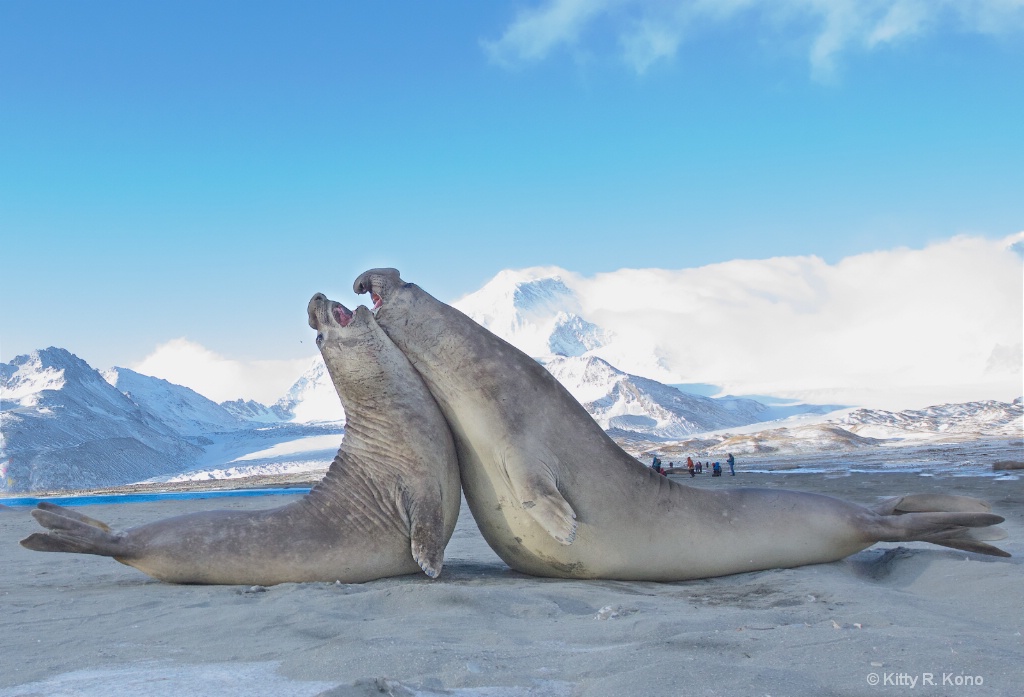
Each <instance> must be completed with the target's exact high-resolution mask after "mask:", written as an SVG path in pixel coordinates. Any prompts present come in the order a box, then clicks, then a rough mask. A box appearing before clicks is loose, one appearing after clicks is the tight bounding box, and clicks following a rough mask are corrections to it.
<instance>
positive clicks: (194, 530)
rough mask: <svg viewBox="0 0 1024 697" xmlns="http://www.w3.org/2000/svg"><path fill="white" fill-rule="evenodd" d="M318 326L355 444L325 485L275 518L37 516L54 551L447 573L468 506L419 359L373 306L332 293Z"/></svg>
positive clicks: (227, 566)
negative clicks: (121, 520) (120, 524)
mask: <svg viewBox="0 0 1024 697" xmlns="http://www.w3.org/2000/svg"><path fill="white" fill-rule="evenodd" d="M308 313H309V324H310V326H311V327H313V328H314V329H316V330H317V332H318V334H317V345H318V346H319V348H320V352H321V354H322V355H323V357H324V361H325V363H326V364H327V369H328V371H329V372H330V375H331V379H332V380H333V382H334V385H335V387H336V389H337V390H338V395H339V396H340V397H341V401H342V405H343V406H344V408H345V414H346V417H347V420H346V424H345V437H344V440H343V441H342V444H341V449H340V450H339V451H338V455H337V457H335V458H334V462H333V463H332V464H331V466H330V469H329V470H328V472H327V475H326V476H325V477H324V479H323V481H321V482H320V483H319V484H317V485H316V486H315V487H314V488H313V490H312V491H311V492H310V493H309V494H308V495H306V496H305V497H303V498H302V499H301V500H300V501H297V502H295V503H291V504H288V505H285V506H281V507H279V508H274V509H271V510H266V511H209V512H203V513H193V514H189V515H183V516H177V517H174V518H169V519H167V520H161V521H157V522H155V523H149V524H147V525H141V526H138V527H135V528H130V529H128V530H125V531H123V532H118V531H113V530H111V529H110V528H109V527H107V526H106V525H104V524H103V523H101V522H99V521H97V520H94V519H92V518H89V517H88V516H85V515H82V514H80V513H77V512H75V511H72V510H68V509H64V508H61V507H59V506H54V505H52V504H45V503H41V504H39V507H38V508H37V509H35V510H34V511H32V515H33V516H35V518H36V520H37V521H39V523H40V524H41V525H43V527H46V528H48V531H47V532H43V533H35V534H32V535H30V536H29V537H27V538H26V539H24V540H22V542H21V544H22V545H23V546H25V547H28V548H29V549H34V550H39V551H43V552H79V553H83V554H99V555H103V556H108V557H114V558H115V559H116V560H117V561H119V562H121V563H123V564H127V565H129V566H134V567H135V568H137V569H139V570H140V571H142V572H144V573H146V574H149V575H150V576H153V577H155V578H158V579H161V580H164V581H170V582H173V583H237V584H260V585H270V584H276V583H285V582H301V581H342V582H345V583H359V582H362V581H370V580H372V579H376V578H383V577H386V576H398V575H401V574H410V573H415V572H418V571H419V570H420V569H422V570H423V571H424V572H425V573H426V574H427V575H428V576H430V577H435V576H437V575H438V574H439V573H440V572H441V565H442V563H443V559H444V548H445V545H446V544H447V543H448V540H449V539H450V538H451V536H452V532H453V531H454V529H455V521H456V518H457V517H458V514H459V504H460V502H461V496H460V489H459V472H458V465H457V464H456V460H455V447H454V444H453V442H452V437H451V432H450V431H449V430H448V426H447V424H446V423H445V420H444V417H443V416H442V415H441V412H440V411H439V410H438V408H437V404H436V403H435V402H434V400H433V398H432V397H431V396H430V394H429V392H427V389H426V387H425V386H424V384H423V381H422V380H421V379H420V377H419V375H417V373H416V371H415V370H413V368H412V366H411V365H410V364H409V361H408V360H407V359H406V358H405V356H404V355H403V354H402V352H401V351H399V350H398V348H396V347H395V345H394V344H393V343H392V342H391V340H390V339H388V337H387V336H386V335H385V334H384V332H383V331H382V330H381V328H380V327H379V326H378V325H377V322H376V320H375V319H374V317H373V315H372V314H371V313H370V311H369V310H367V309H366V308H365V307H359V308H357V309H356V311H355V313H352V312H350V311H349V310H348V309H347V308H345V307H344V306H343V305H341V304H340V303H337V302H333V301H330V300H328V299H327V298H326V297H324V296H323V295H321V294H319V293H318V294H317V295H315V296H313V299H312V300H310V302H309V307H308Z"/></svg>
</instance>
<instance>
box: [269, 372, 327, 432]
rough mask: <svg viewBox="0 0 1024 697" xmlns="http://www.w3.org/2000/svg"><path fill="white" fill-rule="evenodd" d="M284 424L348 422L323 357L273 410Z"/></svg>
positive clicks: (301, 377)
mask: <svg viewBox="0 0 1024 697" xmlns="http://www.w3.org/2000/svg"><path fill="white" fill-rule="evenodd" d="M270 409H271V411H273V412H274V413H275V414H277V416H278V417H279V418H280V419H281V420H282V421H291V422H294V423H316V422H325V421H328V422H334V421H339V422H340V421H344V420H345V410H344V409H343V408H342V406H341V399H340V398H339V397H338V392H337V390H335V389H334V383H333V382H331V375H330V373H328V372H327V366H326V365H325V364H324V360H323V358H322V357H321V356H320V355H317V356H316V357H315V358H314V359H313V361H312V363H311V364H310V366H309V368H308V369H307V370H306V372H304V373H303V374H302V375H301V376H300V377H299V379H298V380H297V381H296V382H295V384H294V385H292V387H291V389H290V390H288V393H287V394H286V395H285V396H283V397H281V399H279V400H277V402H275V403H274V405H273V406H272V407H271V408H270Z"/></svg>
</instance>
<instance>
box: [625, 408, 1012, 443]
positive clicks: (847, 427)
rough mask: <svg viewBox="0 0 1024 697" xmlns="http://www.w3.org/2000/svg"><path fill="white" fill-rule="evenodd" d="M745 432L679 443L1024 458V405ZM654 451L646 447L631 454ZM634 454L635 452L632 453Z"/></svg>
mask: <svg viewBox="0 0 1024 697" xmlns="http://www.w3.org/2000/svg"><path fill="white" fill-rule="evenodd" d="M744 430H745V431H748V432H744V433H729V432H722V433H716V434H707V435H704V436H698V437H697V438H694V439H688V440H684V441H682V442H680V443H677V444H676V448H677V449H681V451H685V452H687V453H690V452H692V453H698V454H702V453H710V452H715V453H724V452H732V453H735V454H737V455H739V454H741V453H742V454H745V455H753V454H763V453H779V454H784V453H805V452H837V451H851V450H858V449H863V448H870V447H876V446H882V445H886V446H900V445H914V444H943V443H962V442H967V441H978V440H982V439H994V440H1002V441H1004V442H1009V443H1010V444H1011V446H1010V447H1014V446H1012V443H1016V444H1017V445H1016V449H1017V452H1018V453H1020V454H1021V455H1022V456H1024V449H1022V448H1021V443H1020V440H1019V439H1021V438H1024V406H1022V400H1021V399H1020V398H1018V399H1016V400H1014V401H1013V402H996V401H985V402H967V403H963V404H943V405H938V406H933V407H928V408H927V409H915V410H907V411H900V412H890V411H885V410H881V409H856V410H854V411H851V412H849V413H847V414H845V415H843V416H840V417H835V418H831V419H826V420H823V421H821V422H818V423H796V424H794V425H791V426H778V425H775V426H771V427H767V428H764V429H761V430H748V429H744ZM645 447H647V448H648V449H649V446H645V445H643V444H641V446H640V447H639V448H633V450H632V451H637V452H639V451H641V450H643V449H644V448H645ZM632 451H631V452H632Z"/></svg>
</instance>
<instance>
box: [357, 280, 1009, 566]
mask: <svg viewBox="0 0 1024 697" xmlns="http://www.w3.org/2000/svg"><path fill="white" fill-rule="evenodd" d="M354 287H355V291H356V293H370V294H371V296H372V298H373V301H374V307H375V309H376V317H377V322H378V324H379V325H380V326H381V327H382V328H383V329H384V331H385V332H387V334H388V336H389V337H391V339H392V340H393V341H394V342H395V344H396V345H397V346H398V347H399V348H400V349H401V350H402V351H403V352H404V353H405V355H406V356H408V358H409V360H410V361H412V364H413V366H415V368H416V370H417V371H419V373H420V375H422V376H423V379H424V381H425V382H426V383H427V387H428V388H429V389H430V392H431V393H432V394H433V395H434V398H435V399H436V400H437V402H438V404H439V405H440V407H441V411H442V412H443V413H444V415H445V418H446V419H447V420H448V424H449V425H450V426H451V429H452V433H453V435H454V436H455V445H456V449H457V451H458V457H459V467H460V470H461V473H462V488H463V491H464V493H465V496H466V501H467V502H468V503H469V507H470V510H471V511H472V512H473V517H474V518H475V519H476V522H477V525H478V526H479V527H480V530H481V532H482V533H483V535H484V538H485V539H486V540H487V542H488V544H490V546H491V547H492V548H493V549H494V551H495V552H497V554H498V556H500V557H501V558H502V559H503V560H504V561H505V563H507V564H508V565H509V566H511V567H512V568H513V569H516V570H518V571H522V572H524V573H528V574H533V575H537V576H556V577H565V578H606V579H620V580H650V581H678V580H684V579H693V578H705V577H710V576H720V575H725V574H733V573H738V572H744V571H754V570H758V569H768V568H777V567H792V566H800V565H803V564H815V563H821V562H829V561H835V560H837V559H841V558H843V557H845V556H847V555H849V554H852V553H854V552H857V551H859V550H862V549H864V548H866V547H869V546H871V545H873V544H874V543H876V542H882V541H887V542H890V541H891V542H895V541H909V540H924V541H928V542H934V543H936V544H940V545H945V546H947V547H954V548H957V549H966V550H971V551H974V552H981V553H986V554H995V555H1001V556H1007V555H1006V553H1005V552H1003V551H1002V550H999V549H997V548H995V547H992V546H990V545H987V544H985V543H983V542H981V541H980V540H982V539H1000V538H1001V537H1003V536H1004V535H1003V534H1002V531H1000V530H997V529H996V530H993V529H989V530H985V529H984V528H986V527H988V526H991V525H994V524H996V523H1000V522H1002V520H1003V519H1002V518H1001V517H999V516H997V515H993V514H991V513H990V512H989V507H988V505H987V504H986V503H984V502H982V501H979V500H977V499H971V498H967V497H957V496H907V497H902V498H899V499H892V500H889V501H886V502H884V503H883V504H880V505H879V506H877V507H876V508H875V509H868V508H865V507H862V506H858V505H856V504H852V503H847V502H845V501H841V500H839V499H835V498H832V497H829V496H822V495H818V494H809V493H802V492H795V491H778V490H768V489H731V490H726V491H708V490H706V489H698V488H693V487H689V486H683V485H681V484H678V483H676V482H673V481H670V480H669V479H667V478H665V477H663V476H661V475H660V474H657V473H655V472H653V471H652V470H650V469H649V468H647V467H644V466H643V465H642V464H640V463H639V462H638V461H637V460H636V459H634V458H633V457H631V456H630V455H629V454H627V453H626V452H624V451H623V450H622V449H621V448H619V447H618V446H617V445H616V444H615V443H614V442H613V441H612V439H611V438H610V437H608V435H607V434H606V433H605V432H604V431H603V430H602V429H601V427H600V426H598V424H597V423H596V422H595V421H594V419H593V418H591V416H590V415H589V414H588V413H587V411H586V410H585V409H584V408H583V407H582V406H581V405H580V404H579V402H577V401H576V400H575V399H574V398H573V397H572V395H570V394H569V392H568V391H567V390H566V389H565V388H564V387H563V386H562V385H561V384H559V383H558V381H557V380H555V378H554V377H552V376H551V374H550V373H548V371H547V370H545V369H544V368H543V366H541V365H539V364H538V363H537V362H536V361H535V360H533V359H532V358H530V357H529V356H527V355H526V354H524V353H522V352H521V351H519V350H518V349H516V348H514V347H513V346H511V345H510V344H508V343H507V342H505V341H503V340H502V339H500V338H498V337H497V336H495V335H494V334H492V333H491V332H489V331H487V330H486V329H485V328H483V327H481V326H480V325H479V324H477V323H476V322H474V321H473V320H471V319H470V318H469V317H467V316H466V315H464V314H462V313H461V312H459V311H458V310H456V309H454V308H452V307H450V306H448V305H445V304H444V303H442V302H440V301H438V300H436V299H435V298H433V297H431V296H430V295H429V294H427V293H426V292H424V291H423V290H422V289H420V288H419V287H418V286H416V285H414V284H411V283H405V282H404V281H403V280H402V279H401V277H400V276H399V273H398V271H396V270H395V269H373V270H371V271H367V272H366V273H364V274H362V275H361V276H360V277H359V278H358V279H357V280H356V282H355V286H354ZM708 526H711V527H713V530H714V532H713V533H712V534H706V535H705V534H700V535H695V534H690V533H689V532H688V531H692V530H695V529H697V528H698V527H699V528H700V529H701V530H707V529H708ZM665 530H670V531H672V534H669V535H665V534H664V531H665Z"/></svg>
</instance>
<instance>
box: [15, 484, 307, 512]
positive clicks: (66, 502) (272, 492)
mask: <svg viewBox="0 0 1024 697" xmlns="http://www.w3.org/2000/svg"><path fill="white" fill-rule="evenodd" d="M308 493H309V489H308V488H303V487H294V488H286V489H226V490H222V491H166V492H154V493H147V494H95V495H88V494H86V495H82V496H38V497H37V496H16V497H11V498H4V497H0V503H2V504H4V505H5V506H11V507H12V508H14V507H17V508H22V507H31V506H35V505H36V504H37V503H39V502H40V501H46V502H47V503H55V504H57V505H59V506H92V505H97V504H110V503H143V502H146V501H164V500H172V501H181V500H185V499H218V498H225V497H231V496H280V495H282V494H295V495H302V494H308Z"/></svg>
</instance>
